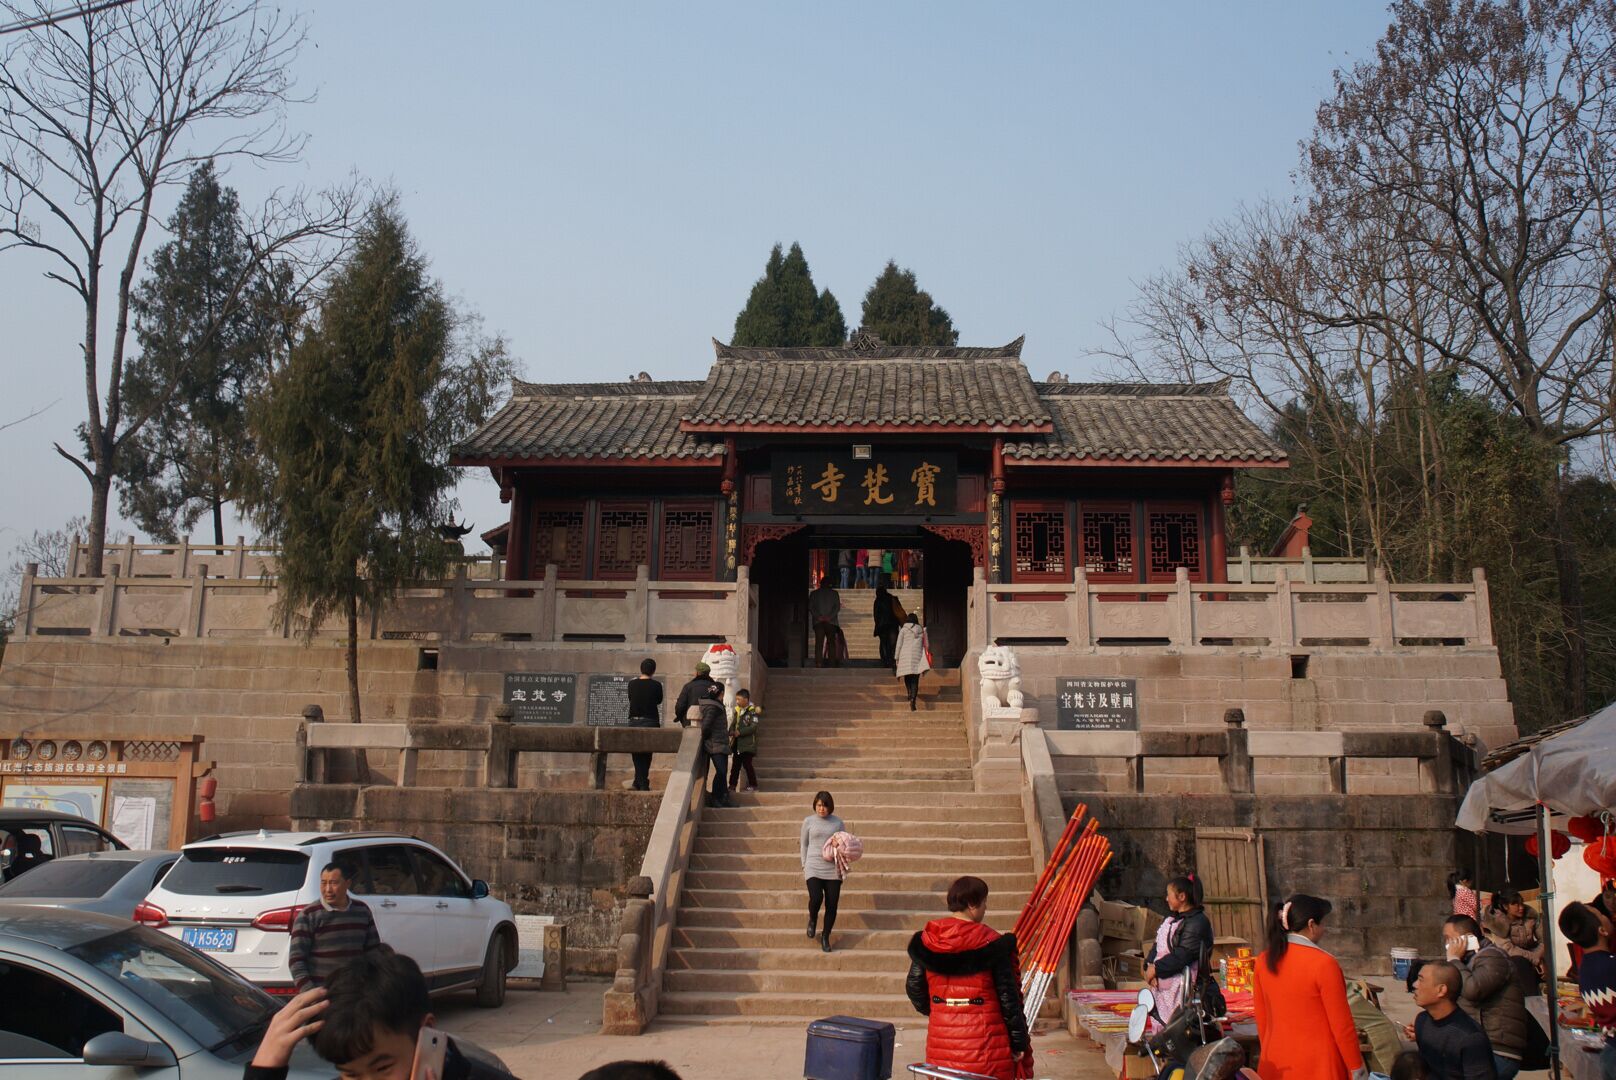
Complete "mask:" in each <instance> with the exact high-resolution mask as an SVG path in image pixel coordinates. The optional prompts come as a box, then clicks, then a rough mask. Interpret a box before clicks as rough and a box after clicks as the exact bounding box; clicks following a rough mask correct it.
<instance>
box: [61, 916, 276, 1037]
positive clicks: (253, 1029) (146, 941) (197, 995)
mask: <svg viewBox="0 0 1616 1080" xmlns="http://www.w3.org/2000/svg"><path fill="white" fill-rule="evenodd" d="M66 951H67V953H68V955H70V956H76V957H78V958H79V959H80V960H83V961H84V962H85V963H87V964H89V965H91V966H92V967H95V968H97V969H99V970H100V971H103V972H105V973H106V974H107V975H110V976H111V977H112V978H114V979H116V980H117V981H118V983H119V984H120V985H122V986H124V987H126V988H127V989H128V990H130V991H131V992H132V993H134V994H135V995H136V996H138V997H139V998H140V999H141V1000H143V1001H145V1002H146V1003H147V1004H149V1005H151V1006H152V1007H153V1008H155V1009H156V1010H157V1011H158V1012H160V1013H162V1014H163V1015H164V1016H166V1017H168V1018H169V1019H170V1020H172V1021H173V1022H174V1023H175V1025H177V1026H178V1027H181V1028H183V1029H184V1030H185V1032H186V1033H187V1034H189V1035H190V1036H191V1037H192V1038H193V1039H195V1040H196V1041H197V1042H198V1043H200V1044H201V1045H203V1046H206V1047H208V1048H209V1049H210V1050H216V1049H218V1048H220V1047H221V1046H224V1045H226V1044H228V1043H232V1042H238V1041H241V1040H243V1039H246V1038H250V1037H256V1036H257V1035H258V1033H259V1031H260V1030H261V1029H262V1028H263V1027H264V1026H265V1025H266V1024H268V1023H269V1020H270V1017H272V1016H273V1015H274V1014H275V1000H274V999H273V998H271V997H270V996H269V995H268V994H266V993H264V992H263V991H262V990H259V989H258V988H257V987H255V986H253V985H252V984H251V983H249V982H247V981H246V980H245V979H243V978H242V977H241V976H239V975H237V974H236V973H235V972H233V971H231V970H229V969H228V968H226V967H223V966H222V965H220V964H216V963H214V962H213V961H212V960H209V959H208V958H207V957H205V956H202V955H201V954H199V953H197V952H195V951H193V950H192V949H190V948H188V947H187V946H185V945H182V944H180V943H179V942H178V941H175V940H174V939H173V938H171V937H168V936H167V935H165V934H160V933H158V932H157V931H155V930H151V929H148V928H146V927H144V926H132V927H130V928H129V929H127V930H119V931H118V932H117V933H114V934H109V935H107V936H106V937H102V938H96V939H95V940H94V941H87V942H85V943H84V944H82V945H75V946H73V947H72V948H70V949H68V950H66Z"/></svg>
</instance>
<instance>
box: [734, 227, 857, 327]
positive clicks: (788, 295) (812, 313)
mask: <svg viewBox="0 0 1616 1080" xmlns="http://www.w3.org/2000/svg"><path fill="white" fill-rule="evenodd" d="M846 339H847V323H846V322H845V321H844V320H843V318H842V306H841V305H840V304H838V303H837V302H836V297H834V296H832V295H831V292H830V290H829V289H826V290H824V291H823V292H819V291H816V290H815V288H814V276H813V273H812V272H811V271H810V270H809V269H808V259H807V257H806V256H804V255H803V253H802V247H801V245H799V244H792V245H791V250H790V251H789V252H784V253H782V251H781V248H780V245H779V244H776V245H774V250H773V251H771V252H769V261H768V262H767V263H766V264H765V265H764V267H763V276H762V277H760V278H758V280H757V283H756V284H754V285H753V286H752V294H751V296H749V297H748V298H747V301H746V306H745V307H744V308H742V309H741V313H740V314H739V315H737V316H735V333H734V334H733V335H732V337H731V339H730V341H731V343H732V344H734V345H741V346H752V347H757V348H776V349H783V348H792V347H798V346H804V345H820V346H832V345H840V344H841V343H842V342H843V341H845V340H846Z"/></svg>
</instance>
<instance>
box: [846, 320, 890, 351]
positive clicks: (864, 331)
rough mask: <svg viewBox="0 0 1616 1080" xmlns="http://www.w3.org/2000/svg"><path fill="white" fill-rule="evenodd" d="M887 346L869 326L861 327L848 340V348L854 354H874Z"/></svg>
mask: <svg viewBox="0 0 1616 1080" xmlns="http://www.w3.org/2000/svg"><path fill="white" fill-rule="evenodd" d="M885 346H886V342H884V341H882V340H881V337H880V335H879V334H877V333H876V332H875V331H874V330H871V329H870V328H869V327H867V326H861V327H859V328H858V329H857V330H855V331H853V333H852V334H851V335H849V337H848V339H847V347H848V348H849V349H852V350H853V351H854V352H874V351H875V350H877V349H880V348H885Z"/></svg>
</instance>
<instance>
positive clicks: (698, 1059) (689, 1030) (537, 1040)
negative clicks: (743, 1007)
mask: <svg viewBox="0 0 1616 1080" xmlns="http://www.w3.org/2000/svg"><path fill="white" fill-rule="evenodd" d="M608 985H609V984H608V983H607V982H605V981H577V980H575V981H573V982H572V983H571V985H570V986H569V988H568V990H567V991H566V992H565V993H545V992H542V991H538V990H529V989H525V988H522V984H521V983H512V984H511V990H510V993H509V994H508V996H507V997H506V999H505V1005H504V1006H503V1007H502V1008H499V1009H492V1010H485V1009H479V1008H477V1007H476V1006H475V1005H474V1004H473V1003H472V1000H471V996H470V995H468V994H456V995H450V996H447V997H444V998H440V999H438V1000H437V1001H436V1002H435V1003H434V1005H435V1008H436V1015H437V1018H438V1024H439V1026H440V1027H442V1028H443V1029H444V1030H446V1031H448V1032H449V1033H450V1034H451V1035H457V1036H463V1037H465V1038H467V1039H470V1040H472V1041H473V1042H476V1043H477V1044H478V1045H480V1046H483V1047H485V1048H486V1049H488V1050H491V1051H493V1052H494V1053H496V1054H498V1055H499V1056H500V1057H501V1058H502V1059H504V1061H505V1063H506V1064H507V1065H508V1066H510V1068H511V1070H512V1071H513V1072H514V1073H515V1074H516V1075H517V1076H519V1077H522V1078H523V1080H577V1077H579V1076H581V1075H583V1074H584V1073H585V1072H587V1071H589V1070H590V1069H593V1068H596V1067H597V1066H600V1065H604V1064H606V1063H607V1062H609V1061H621V1060H624V1059H628V1060H645V1059H653V1060H663V1061H666V1062H667V1063H668V1064H669V1065H671V1066H672V1067H673V1068H674V1070H675V1071H677V1072H678V1073H679V1075H680V1076H681V1077H682V1078H683V1080H795V1078H799V1077H801V1076H802V1059H803V1049H804V1043H805V1039H806V1034H805V1031H804V1028H803V1026H801V1025H797V1024H748V1023H688V1022H679V1021H673V1020H668V1021H662V1020H659V1021H658V1022H656V1023H655V1024H653V1025H652V1026H651V1029H650V1030H649V1031H648V1032H646V1033H645V1034H644V1035H640V1036H637V1037H624V1036H612V1035H602V1034H600V1003H601V997H602V995H603V994H604V993H605V992H606V989H607V987H608ZM915 1021H916V1022H915V1023H914V1024H912V1025H904V1026H902V1027H900V1028H899V1030H898V1036H897V1042H898V1044H899V1045H898V1047H897V1049H896V1051H895V1057H896V1061H895V1066H899V1067H897V1068H895V1071H894V1073H893V1080H909V1073H908V1072H907V1071H906V1070H904V1069H902V1068H901V1065H905V1064H908V1063H909V1062H913V1061H920V1060H922V1058H923V1056H924V1051H925V1046H926V1025H925V1021H924V1019H923V1018H921V1017H919V1016H916V1017H915ZM1033 1055H1034V1059H1035V1060H1036V1061H1037V1063H1038V1080H1112V1078H1111V1073H1110V1070H1108V1069H1107V1068H1106V1066H1105V1058H1104V1057H1103V1056H1102V1055H1101V1054H1100V1052H1099V1050H1098V1049H1097V1048H1095V1047H1094V1046H1093V1044H1091V1043H1089V1042H1088V1041H1087V1040H1079V1039H1074V1038H1072V1037H1071V1036H1070V1035H1068V1034H1067V1033H1066V1032H1065V1031H1064V1030H1059V1029H1058V1030H1055V1031H1052V1032H1049V1033H1046V1034H1042V1035H1037V1034H1035V1035H1034V1036H1033Z"/></svg>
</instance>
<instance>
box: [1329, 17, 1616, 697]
mask: <svg viewBox="0 0 1616 1080" xmlns="http://www.w3.org/2000/svg"><path fill="white" fill-rule="evenodd" d="M1391 15H1392V22H1391V26H1390V28H1389V29H1388V31H1387V34H1386V37H1385V38H1383V39H1382V41H1381V42H1380V43H1379V45H1378V46H1377V48H1376V52H1375V56H1374V59H1372V60H1368V61H1365V62H1363V63H1360V64H1358V65H1356V66H1355V67H1353V68H1351V69H1350V70H1346V71H1342V72H1338V73H1337V77H1336V91H1335V94H1334V96H1333V98H1332V99H1331V100H1329V101H1327V102H1325V103H1324V104H1323V105H1322V106H1321V107H1320V109H1319V114H1318V124H1317V127H1316V129H1315V132H1314V135H1313V137H1312V138H1311V139H1310V140H1309V141H1308V142H1307V144H1306V145H1305V147H1304V152H1305V164H1306V172H1307V178H1308V182H1309V187H1310V191H1311V196H1312V198H1311V206H1310V211H1311V213H1312V214H1313V216H1314V218H1315V220H1316V221H1318V222H1321V223H1329V224H1330V225H1332V226H1338V225H1340V224H1342V223H1355V222H1363V221H1372V220H1375V219H1376V218H1377V217H1378V215H1379V213H1380V210H1381V208H1382V207H1383V206H1384V205H1385V204H1386V203H1387V201H1388V200H1398V201H1400V202H1402V203H1404V204H1406V205H1407V206H1408V207H1410V208H1412V210H1413V211H1414V212H1411V213H1408V214H1405V215H1403V216H1402V217H1401V218H1400V220H1399V221H1398V222H1397V225H1398V228H1397V229H1396V230H1395V231H1389V232H1388V233H1387V234H1386V240H1387V241H1388V242H1389V243H1393V244H1395V245H1397V246H1398V247H1399V248H1401V249H1402V250H1403V251H1405V252H1406V253H1407V255H1408V257H1409V259H1410V260H1412V261H1414V262H1417V263H1421V264H1425V265H1435V264H1438V263H1440V264H1441V265H1442V266H1444V267H1445V268H1446V269H1447V272H1446V273H1438V274H1433V275H1431V276H1429V277H1428V278H1427V279H1426V282H1427V284H1428V285H1430V286H1431V287H1435V288H1440V289H1441V290H1443V293H1444V297H1445V299H1446V300H1447V301H1448V303H1449V305H1450V306H1451V309H1452V310H1453V311H1455V312H1462V313H1463V315H1464V316H1465V317H1466V318H1468V319H1469V321H1470V322H1471V323H1472V325H1473V326H1474V327H1475V332H1476V336H1477V340H1476V342H1475V343H1474V345H1473V346H1472V345H1470V344H1468V343H1464V342H1463V341H1462V340H1461V341H1455V340H1444V339H1443V338H1442V336H1441V335H1437V334H1432V333H1430V332H1429V328H1428V327H1426V326H1423V325H1421V324H1420V323H1419V322H1418V321H1415V320H1412V319H1410V318H1408V317H1407V315H1406V313H1404V312H1400V311H1398V310H1395V309H1394V308H1390V307H1383V306H1379V305H1376V304H1373V303H1371V304H1367V305H1365V306H1364V308H1363V309H1361V310H1360V311H1358V312H1357V313H1356V316H1357V318H1358V320H1359V321H1360V322H1361V323H1362V324H1364V325H1378V326H1384V327H1392V328H1395V330H1396V332H1397V333H1398V334H1399V335H1400V336H1401V337H1403V338H1404V339H1406V340H1409V341H1415V342H1418V343H1420V344H1421V345H1422V346H1423V347H1425V348H1428V349H1431V350H1434V351H1435V352H1436V353H1438V354H1439V355H1441V356H1442V357H1443V358H1444V359H1445V360H1446V361H1447V362H1449V363H1451V364H1453V365H1455V366H1456V367H1457V368H1459V369H1461V370H1463V371H1464V372H1465V373H1466V374H1467V375H1468V376H1469V377H1470V378H1472V379H1474V380H1475V381H1476V382H1478V383H1480V384H1482V385H1485V386H1486V387H1488V388H1489V389H1490V390H1491V391H1492V392H1493V393H1495V394H1496V395H1497V397H1498V398H1499V399H1500V400H1501V401H1502V402H1504V404H1505V406H1506V407H1507V408H1508V409H1510V410H1511V411H1513V412H1514V413H1516V414H1518V415H1519V416H1520V418H1521V419H1522V421H1524V422H1525V423H1526V424H1527V425H1528V427H1529V428H1530V429H1531V430H1532V431H1533V432H1534V433H1535V434H1536V436H1537V437H1539V438H1540V439H1542V440H1544V441H1545V442H1547V443H1548V444H1550V445H1552V446H1555V447H1558V448H1561V450H1562V452H1563V454H1564V460H1565V463H1566V464H1565V466H1564V467H1563V468H1562V470H1561V481H1560V483H1559V484H1558V485H1557V486H1556V488H1555V489H1554V490H1552V491H1550V492H1547V493H1546V495H1547V497H1548V498H1550V499H1552V500H1554V506H1555V512H1556V520H1557V526H1556V528H1555V530H1554V536H1553V537H1552V538H1551V542H1552V545H1553V549H1554V555H1555V565H1556V571H1557V576H1558V589H1559V598H1560V606H1561V611H1562V622H1563V632H1564V635H1565V639H1566V671H1565V679H1566V693H1567V701H1568V705H1569V707H1570V709H1571V711H1572V712H1574V713H1577V712H1582V711H1584V710H1585V709H1586V707H1587V646H1586V627H1585V618H1584V599H1583V586H1582V581H1581V569H1580V561H1579V555H1578V551H1577V545H1576V543H1575V541H1574V539H1573V536H1572V532H1571V529H1570V526H1569V524H1568V520H1567V517H1566V512H1565V497H1566V496H1565V488H1566V484H1567V482H1568V480H1569V478H1570V473H1571V471H1572V470H1573V468H1574V467H1575V465H1576V461H1577V456H1578V455H1579V454H1586V457H1587V459H1588V460H1598V459H1599V456H1600V454H1599V451H1600V450H1601V449H1608V441H1609V439H1610V438H1611V436H1612V433H1613V416H1616V365H1613V356H1612V347H1613V337H1612V331H1613V326H1616V317H1613V316H1616V5H1613V4H1611V3H1610V2H1609V0H1533V2H1532V3H1531V4H1523V3H1517V2H1509V0H1452V2H1437V0H1423V2H1422V0H1397V2H1396V3H1393V4H1392V6H1391ZM1607 460H1608V458H1607Z"/></svg>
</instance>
